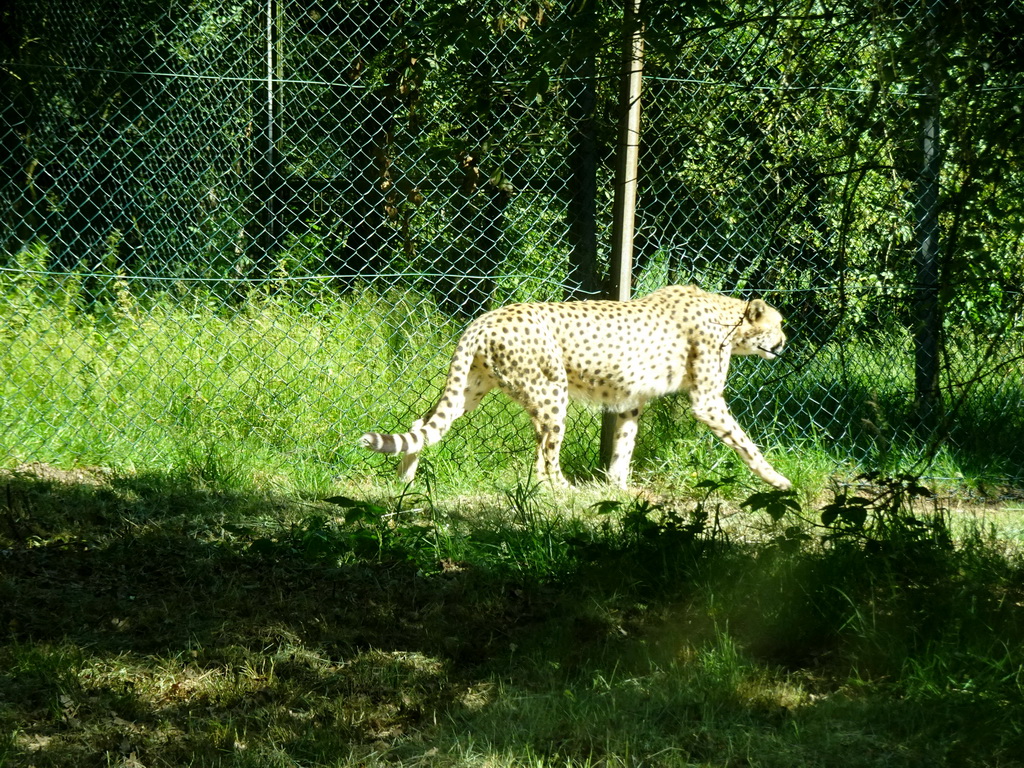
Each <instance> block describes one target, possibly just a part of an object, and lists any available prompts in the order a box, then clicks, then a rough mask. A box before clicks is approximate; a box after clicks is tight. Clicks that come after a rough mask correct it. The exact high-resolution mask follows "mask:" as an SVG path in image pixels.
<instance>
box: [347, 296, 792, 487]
mask: <svg viewBox="0 0 1024 768" xmlns="http://www.w3.org/2000/svg"><path fill="white" fill-rule="evenodd" d="M785 343H786V335H785V334H784V333H783V331H782V316H781V315H780V314H779V313H778V311H777V310H775V309H774V308H773V307H771V306H769V305H768V304H766V303H765V302H763V301H761V300H760V299H754V300H752V301H743V300H741V299H734V298H731V297H728V296H722V295H720V294H714V293H707V292H705V291H702V290H700V289H699V288H697V287H695V286H692V285H687V286H668V287H666V288H662V289H660V290H658V291H655V292H654V293H652V294H650V295H648V296H645V297H643V298H640V299H634V300H633V301H626V302H619V301H570V302H562V303H543V304H541V303H538V304H511V305H509V306H507V307H501V308H500V309H496V310H493V311H491V312H487V313H485V314H483V315H481V316H480V317H478V318H477V319H476V320H474V321H473V322H472V323H470V325H469V327H468V328H467V329H466V332H465V333H464V334H463V335H462V338H461V339H460V340H459V343H458V346H457V347H456V348H455V354H454V355H453V356H452V362H451V367H450V368H449V370H448V380H447V382H446V384H445V388H444V392H443V394H442V395H441V399H440V400H439V401H438V402H437V404H436V405H435V406H434V407H433V408H431V409H430V411H429V412H428V413H427V414H426V415H425V416H424V417H423V418H422V419H419V420H418V421H416V422H414V423H413V425H412V427H411V428H410V430H409V431H408V432H405V433H403V434H393V435H389V434H379V433H376V432H368V433H367V434H365V435H363V437H362V445H363V446H364V447H366V448H369V449H370V450H373V451H378V452H380V453H404V454H405V456H404V458H403V460H402V462H401V464H400V466H399V470H398V472H399V477H400V478H401V479H402V480H403V481H405V482H412V480H413V478H414V477H415V475H416V466H417V464H418V461H419V453H420V451H422V450H423V449H424V448H426V447H427V446H429V445H433V444H434V443H436V442H437V441H438V440H440V439H441V438H442V437H444V435H445V433H446V432H447V431H448V429H449V428H450V427H451V425H452V422H454V421H455V419H457V418H459V416H461V415H463V414H464V413H467V412H468V411H471V410H473V409H474V408H476V406H477V405H478V404H479V403H480V400H481V399H482V398H483V396H484V395H486V394H487V393H488V392H490V391H491V390H492V389H494V388H495V387H497V388H498V389H500V390H501V391H502V392H504V393H505V394H506V395H508V396H509V397H510V398H512V399H513V400H515V401H516V402H517V403H519V404H520V405H521V406H523V408H525V409H526V412H527V413H528V414H529V415H530V419H531V420H532V422H533V428H534V431H535V433H536V436H537V464H536V472H537V477H538V478H539V479H541V480H543V481H546V482H548V483H550V484H552V485H556V486H565V485H568V483H567V482H566V480H565V477H564V476H563V475H562V470H561V466H560V464H559V453H560V451H561V447H562V438H563V437H564V433H565V417H566V409H567V407H568V401H569V398H573V399H578V400H586V401H589V402H592V403H596V404H598V405H601V406H603V407H604V408H606V409H607V410H609V411H610V412H613V413H615V414H616V421H615V431H614V435H613V443H612V459H611V462H610V464H609V467H608V480H609V481H610V482H611V483H613V484H614V485H617V486H620V487H625V486H626V482H627V480H628V478H629V465H630V460H631V458H632V455H633V447H634V445H635V443H636V433H637V419H638V418H639V416H640V413H641V411H642V410H643V408H644V405H645V404H646V403H647V402H648V401H650V400H651V399H653V398H655V397H659V396H661V395H667V394H670V393H672V392H678V391H680V390H685V391H686V392H688V393H689V395H690V405H691V410H692V412H693V415H694V417H695V418H696V419H697V420H698V421H702V422H703V423H704V424H706V425H707V426H708V427H709V428H710V429H711V431H712V432H714V434H715V435H717V436H718V439H719V440H721V441H722V442H723V443H725V444H726V445H727V446H729V447H730V448H732V449H733V450H734V451H736V453H737V454H738V455H739V456H740V458H741V459H742V460H743V462H744V463H745V464H746V465H747V466H748V467H749V468H750V471H751V472H753V473H754V474H755V475H757V476H758V477H760V478H761V479H762V480H764V481H765V482H766V483H768V484H769V485H772V486H774V487H776V488H779V489H782V490H787V489H789V488H790V487H791V486H792V483H790V481H789V480H787V479H786V478H785V477H783V476H782V475H781V474H779V473H778V472H776V471H775V469H773V468H772V466H771V465H770V464H769V463H768V461H767V460H766V459H765V458H764V456H763V455H762V454H761V451H760V450H759V449H758V447H757V446H756V445H754V442H753V441H752V440H751V439H750V438H749V437H747V434H746V433H745V432H744V431H743V429H742V428H741V427H740V425H739V424H737V423H736V420H735V419H734V418H733V416H732V414H731V413H730V411H729V407H728V405H727V404H726V402H725V397H724V391H725V382H726V375H727V373H728V371H729V361H730V359H731V357H732V356H733V355H758V356H760V357H763V358H764V359H766V360H773V359H775V358H776V357H778V356H779V355H780V354H782V351H783V347H784V345H785Z"/></svg>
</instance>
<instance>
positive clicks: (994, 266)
mask: <svg viewBox="0 0 1024 768" xmlns="http://www.w3.org/2000/svg"><path fill="white" fill-rule="evenodd" d="M2 14H3V22H4V29H5V31H4V33H3V38H2V40H0V78H2V80H3V91H2V92H3V97H2V102H0V107H2V109H3V124H2V126H0V136H2V142H3V148H2V150H0V157H2V161H3V163H4V174H3V176H2V178H0V198H2V200H3V220H2V227H0V238H2V240H3V254H2V256H0V279H2V281H3V283H2V291H0V293H2V299H3V318H2V320H0V322H2V324H3V325H2V328H3V332H4V335H5V342H4V345H5V346H4V348H3V349H2V350H0V366H2V374H0V376H2V380H0V392H3V398H4V404H5V405H4V423H3V428H2V430H0V431H2V434H3V438H2V440H3V448H4V453H5V456H6V458H5V462H6V463H7V464H9V465H10V464H16V463H20V462H24V461H45V462H54V463H61V464H82V463H99V464H114V465H118V466H129V467H137V468H145V467H154V466H166V465H168V464H170V465H175V464H177V463H180V462H182V461H185V462H187V463H189V465H190V466H192V467H193V468H195V467H199V469H201V470H204V471H209V472H214V471H218V470H217V467H222V466H223V465H224V463H225V461H226V460H227V459H228V458H230V457H229V456H225V455H224V453H225V452H227V453H229V454H233V453H236V452H238V453H242V452H246V451H248V452H249V454H250V455H252V456H255V457H257V459H258V462H257V463H259V464H262V465H263V466H265V468H266V471H267V473H268V474H273V473H274V472H277V471H279V470H281V469H282V468H284V467H292V468H294V467H315V466H316V467H328V468H332V471H334V472H336V473H340V474H343V475H344V474H350V473H358V472H362V471H365V469H366V467H368V466H372V464H373V462H377V461H380V459H379V458H378V457H373V456H369V455H363V454H362V453H360V452H359V451H358V449H357V448H356V447H355V446H356V443H357V439H358V435H359V434H360V433H361V432H362V431H364V430H366V429H385V430H400V429H404V428H405V427H407V426H408V424H409V422H410V421H411V419H413V418H415V417H418V416H419V415H420V414H421V413H422V412H423V411H424V410H425V409H426V408H427V407H428V406H429V405H430V404H431V402H432V400H433V399H434V398H435V397H436V396H437V394H438V392H439V390H440V384H441V381H442V380H443V375H444V373H445V369H446V367H447V361H448V358H449V356H450V353H451V350H452V347H453V344H454V340H455V338H456V337H457V335H458V333H459V332H460V331H461V329H462V328H463V327H464V325H465V322H466V321H467V319H468V318H470V317H472V316H474V315H475V314H477V313H479V312H480V311H481V310H483V309H485V308H489V307H493V306H497V305H499V304H503V303H507V302H510V301H519V300H560V299H563V298H584V297H586V296H593V295H599V294H600V293H601V292H602V290H603V286H605V285H606V277H607V274H608V272H609V268H610V265H609V260H610V253H609V251H610V248H609V245H608V243H609V240H610V237H609V235H610V230H611V229H612V198H613V195H614V184H613V177H614V171H613V168H614V167H615V158H616V156H617V152H618V147H617V140H616V136H617V126H618V122H619V116H620V113H621V111H622V109H623V108H624V106H625V105H624V103H623V100H624V97H623V96H622V95H621V94H620V91H619V81H620V73H621V71H622V51H623V47H624V46H623V42H622V25H623V10H622V7H621V6H618V5H608V4H603V3H597V2H587V1H586V0H581V1H580V2H569V3H558V2H535V3H527V4H508V3H481V4H466V5H457V4H452V3H449V2H429V1H428V2H416V3H411V2H396V3H380V2H377V1H376V0H365V1H363V0H355V1H353V2H344V3H342V2H336V0H320V1H319V2H307V3H297V2H293V1H292V0H258V1H256V0H238V1H237V2H222V1H221V0H172V1H171V2H163V3H155V2H145V3H136V4H122V3H113V2H107V1H106V0H42V1H40V0H32V2H27V0H13V2H11V3H8V4H7V6H6V9H5V10H3V11H2ZM639 18H640V19H641V21H642V22H643V25H644V30H643V36H644V39H645V46H646V53H645V59H644V62H643V67H644V78H643V92H642V96H641V104H642V110H643V112H642V114H643V122H642V141H641V147H640V168H639V182H640V188H639V197H638V205H637V210H636V231H637V237H636V242H635V260H634V265H633V270H632V273H633V277H634V292H635V293H646V292H649V291H650V290H653V289H654V288H656V287H658V286H660V285H662V284H665V283H669V282H674V283H683V282H694V283H697V284H698V285H700V286H701V287H703V288H705V289H707V290H714V291H722V292H727V293H730V294H733V295H741V296H749V295H761V296H764V297H765V298H766V299H768V300H769V301H770V302H772V303H773V304H775V305H776V306H778V307H779V308H780V309H781V310H782V311H783V313H784V315H785V316H786V317H787V320H788V323H789V326H788V330H789V332H790V336H791V345H790V346H791V349H792V350H793V359H792V361H791V362H790V363H789V365H788V366H783V364H781V363H780V364H777V365H775V366H772V365H768V364H763V363H762V364H760V365H747V364H745V363H743V362H742V361H741V362H740V364H739V365H737V367H736V369H735V370H734V372H733V374H732V379H731V382H730V394H729V397H730V400H731V402H732V404H733V408H734V410H735V411H736V412H737V417H738V419H739V420H740V421H741V423H743V424H744V425H745V426H747V427H748V428H749V431H750V432H751V434H752V436H754V437H755V439H757V440H758V441H759V442H761V443H763V444H765V445H766V446H767V447H768V448H769V450H770V451H771V450H780V451H781V450H791V451H792V450H799V449H800V447H801V446H808V445H810V444H811V443H814V444H815V445H818V446H820V447H822V448H823V449H824V450H825V451H826V452H827V453H828V454H829V455H830V456H831V457H832V458H833V459H834V460H835V461H836V462H837V463H841V462H845V461H853V462H861V463H862V464H863V463H866V464H879V463H884V461H885V460H886V457H887V456H888V455H889V454H890V453H891V452H892V451H893V450H894V449H898V448H901V447H905V445H906V441H908V440H910V439H911V438H912V436H913V435H915V434H917V435H924V439H923V440H922V442H921V446H922V448H921V450H927V447H928V445H929V441H928V439H927V438H928V436H930V435H937V436H938V437H940V438H942V445H943V451H944V452H945V453H946V454H947V455H949V456H950V457H952V458H953V459H954V461H953V464H952V465H951V466H959V467H962V468H964V469H965V470H970V471H971V472H974V473H977V474H981V475H985V476H992V477H1003V478H1004V477H1018V476H1019V475H1020V469H1021V466H1022V461H1024V449H1021V448H1019V441H1018V440H1017V439H1016V438H1015V435H1016V434H1017V431H1018V430H1019V428H1021V427H1024V419H1022V417H1021V415H1020V414H1021V411H1022V409H1021V405H1022V392H1024V384H1022V372H1024V365H1022V345H1021V339H1022V327H1021V321H1020V308H1021V294H1020V290H1021V277H1022V269H1021V257H1022V255H1024V249H1022V242H1021V238H1022V233H1024V208H1022V203H1021V200H1022V198H1024V193H1022V192H1021V189H1024V185H1022V183H1021V182H1022V177H1024V168H1022V166H1021V161H1022V155H1024V151H1022V148H1024V142H1022V139H1024V137H1022V130H1021V117H1022V116H1021V95H1022V92H1024V91H1022V86H1024V40H1022V32H1024V5H1022V4H1021V3H1020V2H1019V0H1013V1H1012V2H1008V3H1007V2H1004V3H999V4H996V3H991V4H985V3H977V4H969V5H966V4H959V3H953V2H951V0H945V2H941V1H940V0H922V1H921V2H882V3H878V2H856V1H854V2H850V3H839V4H822V3H818V2H814V1H809V0H796V1H789V0H781V1H780V2H774V3H764V2H758V1H757V0H750V1H747V0H744V1H742V2H732V3H715V2H711V3H700V4H693V5H689V4H682V5H680V4H678V3H665V2H656V1H654V0H648V2H646V3H645V4H644V5H643V6H641V8H640V12H639ZM485 410H487V411H488V413H487V414H485V415H481V416H475V417H471V418H468V419H464V420H462V421H461V422H459V425H458V428H457V429H455V430H454V434H453V435H452V436H450V437H449V438H447V444H448V448H447V449H446V450H447V453H445V452H444V451H442V450H440V448H441V447H440V446H439V447H438V449H439V450H438V453H437V456H439V457H440V456H446V455H447V456H449V457H458V456H461V455H462V454H463V453H466V452H467V444H469V449H468V452H469V453H470V454H471V455H473V456H474V457H477V456H482V457H483V458H481V459H480V460H481V461H483V462H488V461H495V460H496V459H495V457H494V454H496V453H499V454H501V455H505V454H508V453H512V454H516V453H524V454H527V455H528V454H529V453H530V452H531V451H532V447H531V444H532V435H531V434H530V431H529V428H528V426H525V424H526V422H524V421H523V420H522V417H521V416H519V415H517V414H516V413H515V411H514V409H513V408H506V407H505V406H504V405H502V402H501V401H500V400H495V401H492V402H489V403H488V405H487V407H486V408H485ZM679 411H680V406H679V405H678V403H677V402H676V401H673V400H670V401H668V402H667V403H665V404H663V405H662V406H661V407H660V408H657V409H655V410H654V412H653V413H652V414H650V415H649V416H648V417H647V419H648V423H647V426H646V428H645V429H646V437H645V438H644V440H642V444H643V446H644V447H643V448H642V450H641V454H642V455H641V460H644V459H645V458H646V460H647V461H648V462H655V463H656V461H657V459H658V457H659V455H661V451H662V447H663V444H664V443H665V441H666V439H668V438H666V435H669V436H670V435H671V434H672V430H673V429H674V428H675V424H676V422H677V421H678V417H679V415H680V413H679ZM597 420H598V419H597V418H596V416H595V414H593V413H592V412H589V411H586V410H582V409H581V410H579V411H576V417H575V423H573V424H572V425H571V426H570V430H578V431H580V432H581V433H584V434H589V435H590V437H588V438H587V439H585V440H580V441H579V443H578V445H576V446H574V445H572V444H570V445H569V446H567V457H566V463H567V464H568V465H569V466H570V469H572V468H573V467H575V469H576V471H577V472H579V471H585V468H587V467H591V466H593V465H594V464H595V462H596V442H595V441H594V439H592V438H593V435H594V433H595V431H596V426H595V424H596V422H597ZM922 426H923V429H922ZM495 443H498V444H500V446H501V448H500V450H498V451H495V450H493V445H494V444H495ZM483 445H491V446H492V450H490V451H483V450H482V446H483ZM227 464H230V461H227Z"/></svg>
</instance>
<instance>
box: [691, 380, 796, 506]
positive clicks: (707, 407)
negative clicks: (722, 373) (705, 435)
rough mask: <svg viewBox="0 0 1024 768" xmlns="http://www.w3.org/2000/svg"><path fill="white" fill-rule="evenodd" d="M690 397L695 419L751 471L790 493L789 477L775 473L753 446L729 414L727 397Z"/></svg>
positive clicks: (791, 485)
mask: <svg viewBox="0 0 1024 768" xmlns="http://www.w3.org/2000/svg"><path fill="white" fill-rule="evenodd" d="M691 397H692V402H691V409H692V411H693V415H694V418H696V419H697V420H698V421H700V422H703V423H704V424H707V425H708V427H709V428H710V429H711V431H712V432H714V433H715V435H716V436H717V437H718V439H719V440H721V441H722V442H723V443H725V444H726V445H727V446H729V447H730V448H732V449H733V450H734V451H736V453H738V454H739V457H740V458H741V459H743V463H744V464H746V465H747V466H748V467H750V471H751V472H753V473H754V474H755V475H757V476H758V477H760V478H761V479H762V480H764V481H765V482H766V483H768V485H772V486H775V487H776V488H778V489H779V490H780V491H788V490H789V489H790V488H792V487H793V484H792V483H791V482H790V481H789V480H788V479H787V478H786V477H784V476H783V475H781V474H779V473H778V472H776V471H775V468H774V467H772V465H771V464H769V463H768V460H767V459H766V458H765V457H764V455H763V454H762V453H761V451H760V449H759V448H758V447H757V446H756V445H754V441H753V440H751V439H750V438H749V437H747V433H746V432H744V431H743V428H742V427H741V426H740V425H739V424H738V423H737V422H736V419H734V418H733V415H732V414H731V413H730V412H729V406H728V405H727V404H726V402H725V398H724V397H722V396H721V395H704V396H699V395H693V396H691Z"/></svg>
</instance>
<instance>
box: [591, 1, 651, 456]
mask: <svg viewBox="0 0 1024 768" xmlns="http://www.w3.org/2000/svg"><path fill="white" fill-rule="evenodd" d="M639 11H640V0H625V8H624V10H623V15H622V16H623V18H622V28H623V69H622V75H621V80H620V83H619V141H618V147H617V148H616V163H615V199H614V203H613V211H612V215H613V220H612V253H611V273H610V275H609V280H608V294H609V298H611V299H615V300H617V301H629V299H630V297H631V295H632V289H633V285H632V283H633V280H632V276H633V225H634V220H635V215H636V188H637V168H638V166H639V158H640V90H641V87H642V84H643V68H644V37H643V24H642V23H641V22H640V18H639ZM614 431H615V414H614V413H606V414H604V418H603V419H602V421H601V463H602V465H603V466H604V467H608V465H609V464H610V463H611V458H612V450H613V447H614V446H613V438H614Z"/></svg>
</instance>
